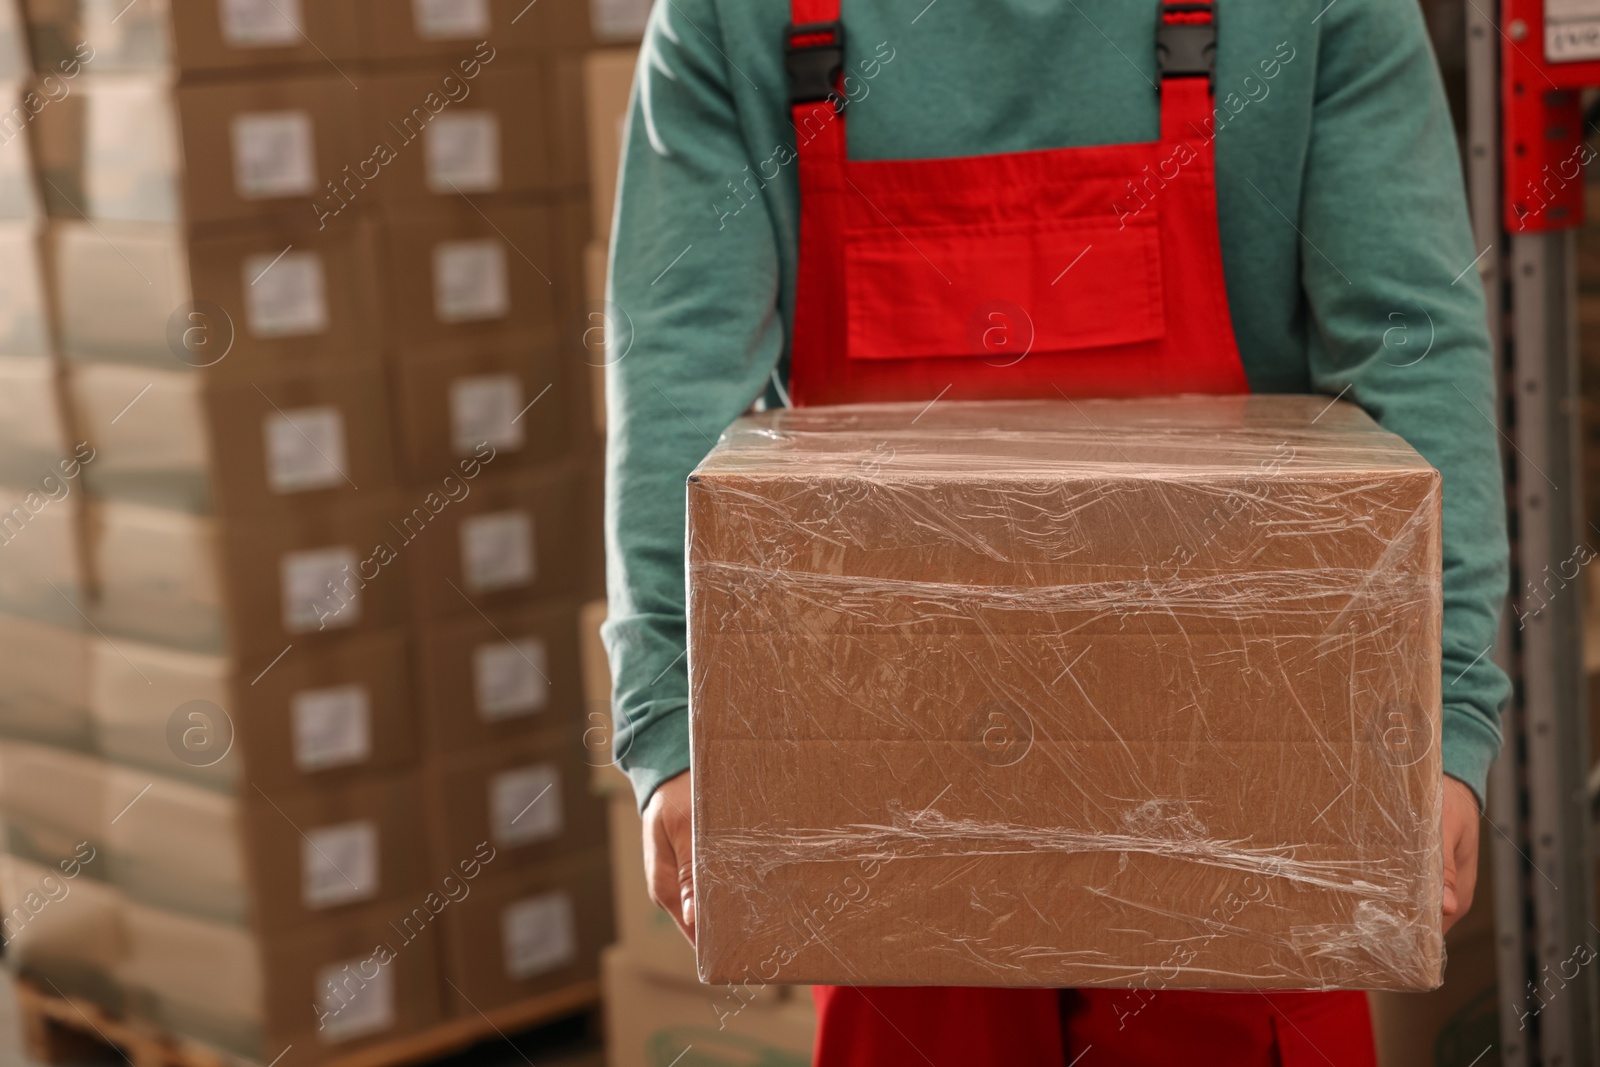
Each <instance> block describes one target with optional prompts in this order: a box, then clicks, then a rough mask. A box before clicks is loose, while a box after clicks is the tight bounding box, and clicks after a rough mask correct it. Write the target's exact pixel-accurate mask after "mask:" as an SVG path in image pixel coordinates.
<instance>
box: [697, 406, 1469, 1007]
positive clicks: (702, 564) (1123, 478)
mask: <svg viewBox="0 0 1600 1067" xmlns="http://www.w3.org/2000/svg"><path fill="white" fill-rule="evenodd" d="M688 516H689V536H688V555H689V570H688V577H689V673H690V692H691V697H690V706H691V722H692V726H691V733H692V744H693V757H692V758H693V763H694V768H695V780H694V792H695V795H694V813H693V814H694V822H695V827H694V833H695V849H696V854H695V887H696V895H697V906H698V924H699V927H698V941H697V947H698V955H699V960H698V962H699V968H700V974H701V977H702V978H703V979H704V980H707V981H712V982H754V981H766V982H774V981H777V982H797V983H812V982H825V983H850V984H864V985H875V984H927V985H1014V986H1073V985H1102V986H1136V987H1144V986H1149V987H1157V986H1160V987H1172V988H1179V987H1196V988H1198V987H1210V988H1331V987H1369V988H1397V989H1420V988H1429V987H1432V986H1435V985H1437V984H1438V982H1439V980H1440V974H1441V969H1442V965H1443V946H1442V939H1441V937H1440V895H1441V882H1442V862H1441V852H1440V819H1441V812H1442V779H1441V770H1440V718H1441V712H1440V618H1441V591H1440V566H1441V563H1440V552H1441V547H1440V522H1441V519H1440V480H1439V475H1438V473H1437V472H1436V471H1434V470H1433V469H1432V468H1430V467H1429V466H1428V465H1427V464H1426V463H1425V462H1424V461H1423V460H1422V459H1421V457H1419V456H1418V455H1417V454H1416V453H1415V452H1414V451H1413V450H1412V449H1411V448H1409V447H1408V446H1407V445H1406V444H1405V443H1404V442H1403V441H1401V440H1400V439H1399V438H1397V437H1395V436H1393V435H1391V434H1389V433H1386V432H1385V431H1383V430H1381V429H1379V428H1378V427H1377V426H1376V424H1374V423H1373V422H1372V421H1371V420H1370V419H1369V418H1368V417H1367V416H1366V415H1365V414H1363V413H1362V412H1361V411H1359V410H1358V409H1356V408H1354V407H1352V406H1350V405H1347V404H1342V403H1336V404H1330V403H1329V401H1328V400H1327V399H1326V398H1315V397H1230V398H1200V397H1187V398H1174V399H1157V400H1136V401H1082V402H1078V403H1070V402H1065V401H1054V402H1030V403H994V404H977V403H956V402H951V401H943V402H939V403H936V404H934V405H932V406H924V405H918V404H911V405H875V406H858V407H848V408H813V409H807V410H800V411H780V412H769V413H765V414H761V415H754V416H750V417H747V418H744V419H741V420H740V421H739V422H737V423H735V424H734V425H733V427H732V428H730V429H729V430H728V431H727V432H726V433H725V434H724V435H723V437H722V439H721V441H720V442H719V443H718V445H717V447H716V448H715V449H714V450H713V452H712V453H711V454H710V456H708V457H707V459H706V460H705V461H704V462H703V463H702V464H701V465H700V467H699V468H698V470H697V471H696V472H695V473H694V474H693V475H692V476H691V477H690V479H689V486H688Z"/></svg>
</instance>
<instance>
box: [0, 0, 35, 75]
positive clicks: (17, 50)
mask: <svg viewBox="0 0 1600 1067" xmlns="http://www.w3.org/2000/svg"><path fill="white" fill-rule="evenodd" d="M32 69H33V66H32V62H31V60H30V58H29V54H28V28H27V25H26V24H25V23H24V22H23V19H22V8H21V6H20V5H19V3H18V0H3V2H0V80H5V81H10V80H11V79H13V78H21V77H22V76H23V75H25V74H27V73H29V72H30V71H31V70H32Z"/></svg>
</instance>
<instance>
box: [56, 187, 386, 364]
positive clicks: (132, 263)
mask: <svg viewBox="0 0 1600 1067" xmlns="http://www.w3.org/2000/svg"><path fill="white" fill-rule="evenodd" d="M49 240H50V246H51V248H52V250H53V253H54V281H55V285H56V294H57V298H58V300H59V303H60V315H61V318H60V322H61V341H62V347H63V349H64V352H65V354H66V356H67V357H68V358H69V359H78V360H118V361H128V362H141V363H146V364H150V365H154V366H156V367H159V368H162V369H170V370H185V369H193V370H196V371H198V372H200V373H203V374H204V375H206V377H207V378H208V379H215V380H226V381H235V382H249V381H253V380H258V379H259V378H260V376H261V375H262V374H264V373H281V372H283V371H292V370H318V369H322V368H324V367H330V368H331V367H340V366H345V367H348V366H359V365H370V364H373V363H375V362H376V359H377V353H378V350H379V339H378V336H377V329H376V323H377V286H376V271H377V260H376V258H375V254H374V248H373V243H372V231H371V227H370V226H368V225H366V224H364V223H361V222H359V221H357V220H356V219H354V218H350V219H345V220H340V221H339V223H338V224H336V225H330V226H329V227H327V228H326V229H322V230H319V229H318V228H317V226H316V225H315V224H314V223H313V222H312V219H311V215H310V213H309V212H307V213H306V215H305V216H304V217H303V218H302V217H301V216H300V215H299V214H294V215H292V216H291V217H290V219H288V220H257V221H255V222H252V223H246V224H241V225H239V226H236V227H229V228H228V230H227V231H226V232H225V233H216V234H212V235H208V236H194V235H193V234H191V233H189V232H188V231H186V230H185V229H184V228H183V227H181V226H178V225H174V224H168V223H120V224H118V223H109V222H95V223H88V222H83V221H81V220H80V221H65V220H63V221H57V222H55V223H53V224H52V226H51V235H50V239H49Z"/></svg>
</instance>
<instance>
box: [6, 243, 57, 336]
mask: <svg viewBox="0 0 1600 1067" xmlns="http://www.w3.org/2000/svg"><path fill="white" fill-rule="evenodd" d="M44 235H45V230H44V228H43V227H41V226H40V224H38V223H36V222H26V221H4V222H0V261H3V262H4V263H5V264H6V269H5V270H3V271H0V356H44V355H49V354H50V351H51V346H50V326H49V322H50V312H49V308H48V305H46V303H45V258H44V243H45V238H44Z"/></svg>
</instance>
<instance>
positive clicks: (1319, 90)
mask: <svg viewBox="0 0 1600 1067" xmlns="http://www.w3.org/2000/svg"><path fill="white" fill-rule="evenodd" d="M623 136H624V162H623V166H622V170H621V177H620V191H619V195H618V199H617V205H616V209H615V221H614V237H613V243H612V248H611V280H610V289H609V296H608V301H609V304H608V311H609V316H608V318H609V325H610V328H611V336H610V337H609V338H608V346H609V347H608V359H609V361H610V365H609V368H608V385H607V402H608V412H609V419H610V425H609V438H608V448H607V519H606V523H607V525H606V538H607V542H606V543H607V551H608V553H609V560H610V562H609V575H610V604H609V608H610V617H609V621H608V622H607V623H606V626H605V630H604V635H605V641H606V645H607V648H608V651H609V653H610V657H611V664H612V669H613V674H614V683H615V694H616V695H615V714H616V716H617V719H618V730H617V737H616V750H617V752H618V755H619V760H620V762H621V764H622V766H623V767H624V769H625V770H626V771H627V772H628V774H629V775H630V777H631V779H632V781H633V784H634V787H635V789H636V791H637V794H638V798H639V801H640V804H641V807H642V809H643V813H644V819H645V854H646V863H647V871H648V872H649V878H650V883H651V891H652V895H653V896H654V898H655V900H656V901H657V902H658V903H659V904H661V905H662V906H663V907H665V908H666V909H667V910H669V911H670V912H671V913H672V915H673V917H674V918H675V919H676V920H677V921H678V923H679V925H680V926H681V927H682V928H683V931H684V933H685V934H686V935H687V936H688V937H690V939H691V940H692V939H693V937H694V902H693V871H692V867H691V860H690V857H691V832H690V804H691V790H690V776H691V774H692V773H693V771H692V768H691V767H690V760H689V743H688V735H689V726H688V718H687V708H688V704H689V692H688V680H687V674H686V668H685V658H686V647H685V640H686V634H685V621H684V606H685V588H684V557H683V552H684V512H685V495H684V481H685V477H686V476H687V475H688V474H689V472H690V471H691V470H692V469H693V468H694V467H695V465H696V464H697V463H698V462H699V460H700V459H702V458H703V457H704V455H705V454H706V453H707V451H708V450H709V449H710V448H711V446H712V444H713V442H714V441H715V440H716V438H717V435H718V434H719V432H721V430H722V429H723V428H725V427H726V426H728V425H729V424H730V423H731V422H732V421H733V420H734V419H736V418H737V417H738V416H739V415H741V414H743V413H744V412H745V411H746V410H748V409H749V408H750V407H751V406H752V404H753V403H754V404H760V405H765V406H769V407H771V406H777V405H782V404H793V405H807V404H846V403H855V402H868V401H881V400H897V401H916V402H921V403H936V402H940V401H941V400H956V399H966V400H970V399H983V398H1033V397H1058V396H1063V395H1064V396H1067V397H1080V396H1124V395H1135V394H1176V393H1218V394H1231V393H1245V392H1251V391H1253V392H1288V393H1309V392H1318V393H1323V394H1326V395H1327V396H1328V398H1329V400H1330V402H1331V401H1332V400H1333V399H1334V398H1343V399H1344V400H1346V401H1350V402H1353V403H1355V404H1358V405H1360V406H1361V407H1362V408H1364V409H1365V410H1366V411H1368V412H1369V413H1370V414H1372V415H1373V416H1374V417H1375V418H1376V419H1377V421H1378V422H1380V423H1381V424H1382V425H1383V426H1384V427H1386V428H1387V429H1389V430H1391V431H1393V432H1395V433H1397V434H1399V435H1400V436H1401V437H1403V438H1404V439H1405V440H1406V441H1408V442H1409V443H1410V444H1411V445H1412V446H1413V447H1415V448H1416V449H1417V450H1418V451H1419V452H1420V453H1421V454H1422V455H1423V457H1424V458H1426V459H1427V460H1428V462H1430V463H1431V464H1432V465H1433V466H1435V467H1436V468H1438V469H1439V470H1440V471H1441V472H1442V473H1443V508H1444V543H1443V591H1444V626H1443V636H1442V642H1443V647H1442V657H1443V676H1442V685H1443V752H1442V757H1443V767H1444V771H1445V772H1446V774H1447V775H1448V777H1447V778H1446V780H1445V783H1444V865H1445V871H1444V894H1443V915H1442V922H1443V924H1444V925H1445V926H1446V927H1448V926H1449V925H1450V924H1451V923H1453V922H1455V921H1456V920H1457V919H1459V918H1460V917H1461V915H1462V914H1463V913H1464V912H1465V911H1466V910H1467V908H1468V907H1469V905H1470V904H1471V901H1472V892H1473V883H1474V873H1475V869H1476V857H1477V847H1478V842H1477V829H1478V820H1479V811H1480V804H1481V802H1482V799H1483V792H1484V780H1485V777H1486V774H1487V770H1488V766H1489V763H1490V761H1491V760H1492V759H1493V757H1494V755H1495V752H1496V749H1497V748H1498V746H1499V744H1500V732H1499V714H1500V707H1501V704H1502V702H1503V700H1504V699H1505V697H1506V696H1507V694H1508V688H1509V687H1508V683H1507V679H1506V678H1505V676H1504V674H1503V673H1502V672H1501V671H1500V669H1499V668H1497V667H1496V666H1495V663H1494V657H1493V656H1492V655H1489V654H1487V653H1488V650H1489V649H1490V648H1491V646H1492V645H1493V644H1494V641H1495V636H1496V632H1497V627H1498V615H1499V605H1500V603H1501V601H1502V599H1503V597H1504V595H1505V593H1506V587H1507V575H1508V560H1507V555H1508V550H1507V542H1506V534H1505V519H1504V503H1503V496H1502V481H1501V479H1502V475H1501V467H1500V460H1499V456H1498V449H1497V443H1496V431H1495V428H1494V426H1493V419H1494V412H1495V388H1494V381H1493V379H1494V369H1493V358H1492V353H1491V350H1490V342H1489V335H1488V332H1487V326H1486V321H1485V313H1484V297H1483V293H1482V286H1481V283H1480V280H1479V277H1478V273H1477V270H1476V269H1475V268H1476V265H1477V264H1479V263H1480V262H1482V258H1481V257H1480V256H1479V255H1478V251H1477V249H1475V248H1474V247H1473V242H1472V237H1471V234H1470V231H1469V228H1468V224H1467V214H1466V206H1465V196H1464V192H1463V187H1462V178H1461V165H1460V158H1459V156H1458V154H1457V146H1456V142H1455V138H1454V134H1453V130H1452V126H1451V120H1450V113H1449V110H1448V108H1447V104H1446V100H1445V95H1444V92H1443V89H1442V85H1441V80H1440V76H1439V71H1438V67H1437V63H1436V61H1435V58H1434V56H1433V54H1432V51H1431V48H1430V44H1429V41H1428V37H1427V34H1426V30H1425V26H1424V22H1423V17H1422V13H1421V11H1420V10H1419V8H1418V5H1417V3H1416V0H1331V2H1330V0H1309V2H1307V0H1215V2H1214V3H1211V2H1186V0H1185V2H1168V3H1164V4H1160V5H1158V4H1157V3H1156V2H1155V0H1150V2H1148V3H1146V2H1129V0H845V2H843V3H842V4H841V0H789V2H788V3H787V4H786V3H785V2H784V0H657V2H656V5H655V8H654V11H653V14H652V16H651V19H650V22H649V27H648V30H647V33H646V36H645V39H644V43H643V47H642V49H641V51H640V56H639V64H638V69H637V74H636V78H635V86H634V92H633V99H632V104H631V108H630V112H629V116H628V119H627V122H626V126H625V130H624V134H623ZM1086 294H1090V295H1092V299H1089V298H1088V296H1086ZM1152 562H1154V561H1152ZM1372 711H1373V714H1374V716H1375V717H1376V716H1377V715H1379V713H1380V711H1381V709H1377V708H1374V709H1372ZM748 713H749V714H750V715H751V716H759V715H761V714H762V709H761V708H759V707H752V708H750V709H748ZM819 784H820V783H819ZM1197 906H1198V905H1197ZM780 980H781V976H780ZM1127 999H1128V998H1127V993H1126V991H1118V990H1079V991H1055V990H1038V989H939V988H893V989H864V988H854V987H838V988H818V989H817V991H816V1001H817V1007H818V1033H817V1046H816V1062H817V1063H818V1064H822V1065H825V1067H837V1065H848V1067H855V1065H902V1064H904V1065H918V1064H929V1065H933V1067H945V1065H959V1067H990V1065H994V1067H999V1065H1005V1067H1032V1065H1044V1064H1050V1065H1052V1067H1057V1065H1061V1064H1068V1063H1071V1064H1077V1065H1079V1067H1094V1065H1096V1064H1117V1065H1121V1067H1130V1065H1131V1067H1143V1065H1155V1064H1160V1065H1163V1067H1166V1065H1170V1064H1173V1063H1194V1064H1228V1065H1231V1067H1239V1065H1256V1064H1260V1065H1267V1064H1281V1065H1283V1067H1307V1065H1319V1067H1320V1065H1325V1064H1333V1065H1336V1067H1359V1065H1369V1064H1373V1063H1375V1053H1374V1048H1373V1039H1372V1028H1371V1022H1370V1019H1369V1016H1368V1012H1367V1004H1366V998H1365V995H1364V994H1362V993H1359V992H1351V991H1305V992H1271V993H1264V992H1254V991H1249V990H1246V991H1242V992H1198V991H1159V990H1157V991H1153V992H1152V993H1151V994H1150V995H1148V996H1147V997H1141V998H1140V1002H1139V1004H1140V1006H1139V1010H1138V1011H1137V1012H1132V1011H1129V1010H1128V1008H1127Z"/></svg>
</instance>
